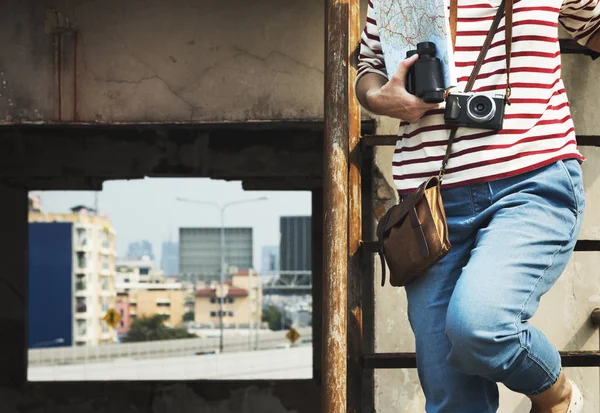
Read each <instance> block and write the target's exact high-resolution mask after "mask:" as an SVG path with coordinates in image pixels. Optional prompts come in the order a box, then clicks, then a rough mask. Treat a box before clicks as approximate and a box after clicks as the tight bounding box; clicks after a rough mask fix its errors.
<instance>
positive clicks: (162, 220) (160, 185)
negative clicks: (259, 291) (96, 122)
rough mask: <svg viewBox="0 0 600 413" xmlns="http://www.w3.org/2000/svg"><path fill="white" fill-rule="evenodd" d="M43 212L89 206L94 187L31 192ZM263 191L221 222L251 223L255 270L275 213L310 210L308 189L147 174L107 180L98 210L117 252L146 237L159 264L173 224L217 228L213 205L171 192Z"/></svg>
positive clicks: (200, 196)
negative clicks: (109, 223)
mask: <svg viewBox="0 0 600 413" xmlns="http://www.w3.org/2000/svg"><path fill="white" fill-rule="evenodd" d="M34 193H36V194H39V195H40V196H41V199H42V207H43V208H44V211H46V212H68V211H69V208H71V207H73V206H75V205H80V204H83V205H86V206H90V207H93V205H94V192H87V191H65V192H62V191H41V192H40V191H36V192H34ZM263 196H266V197H267V198H268V199H267V200H266V201H260V202H255V203H248V204H241V205H235V206H232V207H230V208H228V209H227V210H226V213H225V226H226V227H229V226H240V227H252V228H254V230H253V233H254V267H255V268H256V269H257V270H260V264H261V249H262V247H263V246H266V245H279V217H280V216H289V215H310V214H311V199H310V198H311V196H310V192H282V191H276V192H275V191H274V192H255V191H244V190H243V189H242V185H241V183H240V182H225V181H212V180H209V179H165V178H151V179H144V180H132V181H109V182H105V183H104V189H103V190H102V192H100V193H99V203H98V204H99V210H100V213H101V214H106V215H107V216H108V218H110V220H111V221H112V223H113V225H114V227H115V229H116V231H117V238H116V241H117V254H118V255H119V256H124V255H125V254H126V252H127V245H128V244H129V243H130V242H132V241H138V240H144V239H146V240H148V241H150V242H151V243H152V246H153V251H154V255H155V256H156V258H157V262H158V264H159V265H160V256H161V246H162V242H163V241H167V240H168V239H169V237H171V238H172V240H173V241H176V240H177V234H178V228H179V227H191V226H196V227H218V226H219V225H220V223H219V219H220V218H219V211H218V209H217V208H215V207H211V206H205V205H197V204H190V203H182V202H178V201H176V199H175V198H177V197H184V198H191V199H197V200H202V201H212V202H216V203H218V204H221V205H222V204H224V203H227V202H231V201H239V200H243V199H255V198H260V197H263Z"/></svg>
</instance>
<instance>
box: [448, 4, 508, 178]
mask: <svg viewBox="0 0 600 413" xmlns="http://www.w3.org/2000/svg"><path fill="white" fill-rule="evenodd" d="M513 2H514V0H502V3H501V4H500V6H499V7H498V12H497V13H496V17H494V21H493V22H492V25H491V27H490V30H489V31H488V34H487V37H486V38H485V42H484V43H483V46H482V47H481V51H480V52H479V56H478V57H477V61H476V62H475V65H474V66H473V71H472V72H471V76H469V80H468V81H467V85H466V86H465V90H464V91H465V92H470V91H471V89H472V88H473V85H474V84H475V80H476V79H477V75H479V71H480V70H481V67H482V66H483V62H484V60H485V57H486V55H487V52H488V50H489V48H490V45H491V44H492V40H493V39H494V36H495V35H496V32H497V31H498V26H499V25H500V20H502V16H503V15H506V18H505V34H506V36H505V47H506V102H507V104H509V105H510V100H509V99H510V94H511V88H510V58H511V53H512V25H513ZM457 25H458V0H450V33H451V35H452V47H453V49H455V48H456V27H457ZM457 130H458V128H457V127H453V128H452V129H451V130H450V137H449V138H448V147H447V148H446V155H445V156H444V160H443V161H442V167H441V168H440V173H439V175H438V179H439V181H440V182H441V181H442V179H443V178H444V174H445V173H446V165H448V160H449V159H450V153H451V151H452V143H453V142H454V139H455V138H456V132H457Z"/></svg>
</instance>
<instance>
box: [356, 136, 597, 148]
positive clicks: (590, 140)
mask: <svg viewBox="0 0 600 413" xmlns="http://www.w3.org/2000/svg"><path fill="white" fill-rule="evenodd" d="M397 140H398V136H397V135H364V136H363V137H362V139H361V144H362V146H363V148H365V147H369V146H395V145H396V141H397ZM577 145H579V146H592V147H598V146H600V136H598V135H577Z"/></svg>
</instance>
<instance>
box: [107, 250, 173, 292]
mask: <svg viewBox="0 0 600 413" xmlns="http://www.w3.org/2000/svg"><path fill="white" fill-rule="evenodd" d="M116 267H117V275H116V277H117V278H116V280H117V290H118V291H122V290H123V286H125V285H126V284H129V283H131V284H137V283H142V284H143V283H164V282H166V278H165V276H164V272H163V271H162V270H160V269H159V268H158V267H157V265H156V261H154V260H152V259H151V258H150V257H148V256H144V257H142V258H120V257H119V258H117V263H116Z"/></svg>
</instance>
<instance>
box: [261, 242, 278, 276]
mask: <svg viewBox="0 0 600 413" xmlns="http://www.w3.org/2000/svg"><path fill="white" fill-rule="evenodd" d="M276 271H279V246H277V245H268V246H265V247H262V253H261V265H260V272H261V274H268V273H272V272H276Z"/></svg>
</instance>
